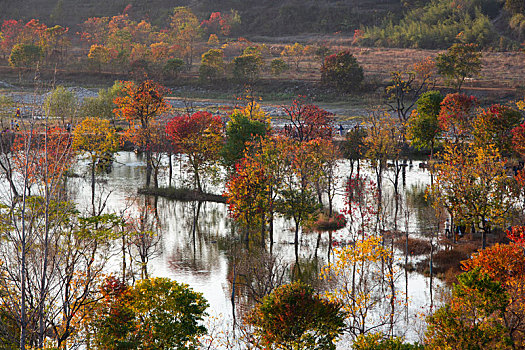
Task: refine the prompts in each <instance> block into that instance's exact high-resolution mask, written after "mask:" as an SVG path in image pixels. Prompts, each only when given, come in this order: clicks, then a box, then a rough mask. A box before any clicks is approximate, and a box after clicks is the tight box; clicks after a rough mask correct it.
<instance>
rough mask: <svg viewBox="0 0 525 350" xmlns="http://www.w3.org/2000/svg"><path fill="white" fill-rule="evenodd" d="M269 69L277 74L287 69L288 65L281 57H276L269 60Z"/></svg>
mask: <svg viewBox="0 0 525 350" xmlns="http://www.w3.org/2000/svg"><path fill="white" fill-rule="evenodd" d="M270 70H271V71H272V74H273V75H275V76H279V75H281V74H282V73H283V72H285V71H286V70H288V65H287V64H286V62H284V60H283V59H282V58H276V59H274V60H272V62H270Z"/></svg>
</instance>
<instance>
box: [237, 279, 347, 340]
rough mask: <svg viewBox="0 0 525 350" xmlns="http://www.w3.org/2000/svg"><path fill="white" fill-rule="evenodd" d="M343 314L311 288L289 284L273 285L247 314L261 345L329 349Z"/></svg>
mask: <svg viewBox="0 0 525 350" xmlns="http://www.w3.org/2000/svg"><path fill="white" fill-rule="evenodd" d="M344 317H345V313H344V312H343V311H341V306H340V304H339V303H337V302H334V301H329V300H326V299H324V298H322V297H320V296H319V295H316V294H315V293H314V290H313V288H311V287H309V286H306V285H304V284H302V283H297V282H296V283H293V284H288V285H284V286H281V287H279V288H276V289H275V290H274V291H273V292H272V293H270V294H269V295H267V296H266V297H264V298H263V300H262V303H261V304H259V305H257V306H255V308H254V309H253V310H252V311H251V312H250V314H249V315H248V317H247V321H248V323H249V324H251V325H253V326H254V327H255V330H254V335H255V337H256V338H257V339H258V340H259V342H260V346H261V348H265V349H266V348H268V349H308V350H333V349H335V341H336V340H337V338H338V336H340V335H341V334H342V333H343V329H344Z"/></svg>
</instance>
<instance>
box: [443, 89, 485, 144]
mask: <svg viewBox="0 0 525 350" xmlns="http://www.w3.org/2000/svg"><path fill="white" fill-rule="evenodd" d="M476 104H477V99H476V98H475V97H474V96H467V95H464V94H457V93H456V94H448V95H447V96H445V98H444V99H443V101H442V102H441V111H440V112H439V126H440V128H441V129H443V130H444V131H446V132H448V133H449V134H450V135H451V136H452V137H454V138H455V141H456V142H457V141H459V140H460V139H463V138H465V137H466V136H467V135H468V134H469V133H470V132H471V130H472V124H471V121H472V119H473V117H474V114H473V109H474V107H475V106H476Z"/></svg>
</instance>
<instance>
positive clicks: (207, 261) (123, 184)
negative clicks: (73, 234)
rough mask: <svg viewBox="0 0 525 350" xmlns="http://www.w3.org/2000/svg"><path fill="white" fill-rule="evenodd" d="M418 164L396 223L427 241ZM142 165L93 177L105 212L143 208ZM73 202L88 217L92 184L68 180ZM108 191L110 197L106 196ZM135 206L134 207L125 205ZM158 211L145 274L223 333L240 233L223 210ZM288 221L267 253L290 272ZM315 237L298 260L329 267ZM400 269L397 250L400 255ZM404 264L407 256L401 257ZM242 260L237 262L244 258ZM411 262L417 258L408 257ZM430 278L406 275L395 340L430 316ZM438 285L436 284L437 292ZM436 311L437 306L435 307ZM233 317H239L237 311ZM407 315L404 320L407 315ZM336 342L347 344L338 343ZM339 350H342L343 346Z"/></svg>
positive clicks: (428, 224)
mask: <svg viewBox="0 0 525 350" xmlns="http://www.w3.org/2000/svg"><path fill="white" fill-rule="evenodd" d="M419 163H420V162H419V161H415V162H413V164H412V165H409V166H407V167H406V174H405V177H404V181H401V188H402V191H401V192H402V193H403V200H402V201H403V202H405V203H406V205H408V208H409V209H408V213H409V215H408V216H407V215H404V216H403V217H401V218H400V219H399V220H398V223H399V225H398V226H399V227H400V229H403V228H404V227H408V231H409V233H410V235H411V236H417V237H421V236H425V234H427V233H428V232H430V231H431V230H433V229H435V227H436V226H435V220H433V219H432V218H430V219H429V218H428V215H427V214H428V213H425V208H423V207H418V204H417V201H416V202H414V201H406V198H408V197H410V195H408V194H409V193H416V194H417V195H419V196H421V191H422V190H424V188H425V187H426V186H427V185H428V184H429V182H430V176H429V173H428V172H427V171H425V170H423V169H420V168H419V166H418V165H419ZM174 166H175V169H174V173H175V174H174V179H175V180H174V184H175V185H179V184H180V183H181V180H180V178H184V174H185V173H184V169H183V168H182V167H181V166H180V164H179V163H177V162H175V163H174ZM349 169H350V166H349V163H348V161H345V160H341V163H340V166H339V176H340V182H339V191H338V194H337V195H336V198H335V207H336V208H339V209H342V207H343V206H344V196H343V195H344V190H343V188H344V186H343V184H344V178H345V176H347V174H348V173H349V171H350V170H349ZM361 169H362V170H361V172H362V173H366V174H369V175H370V176H372V172H371V171H370V170H369V169H368V168H367V167H366V165H363V164H362V165H361ZM144 170H145V164H144V162H143V160H142V158H141V157H140V156H137V155H136V154H134V153H132V152H120V153H119V154H118V155H117V157H116V162H115V163H114V166H113V170H112V172H111V173H110V174H105V175H101V176H99V177H98V179H99V180H98V182H97V186H98V187H97V193H101V191H102V193H105V194H106V195H109V197H108V206H107V211H108V212H120V211H122V210H124V209H125V208H126V207H127V206H130V205H131V207H130V208H129V209H128V212H131V213H132V212H136V211H137V208H136V203H139V204H140V203H143V202H144V199H143V197H141V196H137V194H136V193H137V189H138V188H139V187H142V186H143V184H144V182H145V180H144V176H145V171H144ZM75 171H76V172H77V173H79V174H81V173H87V172H86V171H85V169H84V166H82V165H80V166H79V167H78V168H76V169H75ZM166 173H167V172H163V173H161V186H162V185H166V183H167V174H166ZM390 177H391V175H390V174H389V173H388V172H387V173H386V175H385V180H384V187H385V197H386V198H388V197H389V196H391V192H392V191H391V181H390V180H389V178H390ZM68 182H69V185H70V186H69V188H70V189H71V196H72V199H73V200H74V201H75V202H76V203H77V204H78V209H80V210H87V211H89V203H90V193H91V192H90V183H89V179H88V178H70V179H69V180H68ZM223 186H224V185H220V184H219V185H208V190H209V191H210V192H215V193H222V192H223ZM110 191H111V192H110ZM130 203H134V204H130ZM149 203H150V205H153V206H155V207H156V208H157V209H156V212H157V214H158V219H159V224H160V225H159V238H160V242H159V247H158V251H157V255H156V256H155V257H154V258H153V259H152V260H151V261H150V262H149V264H148V270H149V272H150V275H151V276H161V277H168V278H171V279H174V280H176V281H178V282H183V283H187V284H188V285H189V286H190V287H191V288H193V289H194V290H196V291H198V292H201V293H203V295H204V297H205V298H206V299H207V300H208V302H209V304H210V308H209V309H208V314H209V315H210V316H213V317H218V318H219V319H220V320H221V321H220V324H221V327H228V326H227V325H229V324H231V321H232V319H233V314H232V305H231V293H232V292H231V290H232V285H231V280H232V278H231V277H232V273H233V272H232V270H233V267H232V264H233V261H239V260H238V258H239V256H234V255H236V254H241V255H242V253H239V252H240V251H242V242H241V241H240V240H239V238H238V237H239V234H238V233H235V232H234V225H233V223H232V220H231V219H230V218H229V216H228V208H227V205H226V204H221V203H202V205H201V207H200V208H198V205H197V204H196V203H194V202H178V201H170V200H166V199H163V198H158V200H157V201H156V205H155V201H153V200H151V201H150V202H149ZM197 210H199V216H198V221H197V225H196V226H195V229H194V222H195V214H196V212H197ZM293 227H294V225H293V222H292V221H289V220H285V219H283V218H279V217H278V218H277V219H276V222H275V226H274V232H275V238H274V241H275V244H274V246H273V249H272V253H273V255H274V256H276V257H278V259H280V261H281V262H282V264H283V265H287V266H291V265H292V264H293V262H294V261H295V255H294V245H293V244H292V243H293V239H294V232H293ZM317 239H318V235H317V233H305V234H302V235H301V243H300V252H299V254H300V259H301V261H309V260H312V259H314V257H317V259H318V261H319V265H323V264H325V263H327V262H328V259H329V258H331V257H332V254H333V252H330V251H331V250H330V244H329V243H330V242H329V238H328V234H326V233H323V234H322V235H321V239H320V241H319V245H318V248H317V249H316V247H317ZM333 240H334V241H336V242H341V243H344V242H346V241H348V229H347V228H344V229H341V230H339V231H337V232H334V233H333ZM397 255H398V258H399V260H400V263H401V259H402V256H403V254H402V252H397ZM403 259H404V258H403ZM241 260H242V259H241ZM411 260H412V261H416V260H417V258H411ZM111 270H113V271H112V272H114V273H116V274H118V273H119V271H120V270H119V266H118V263H115V264H114V265H113V267H111ZM429 283H430V281H429V278H427V277H424V276H422V275H420V274H418V273H409V274H408V285H409V289H408V300H409V305H408V312H406V311H403V312H402V313H401V315H402V317H400V321H399V323H398V325H397V326H396V329H395V333H396V334H397V335H402V336H406V338H407V339H408V340H411V341H417V340H418V339H419V337H420V335H421V331H422V321H421V316H420V315H421V314H428V312H429V308H430V294H429ZM441 285H442V284H441V282H439V281H436V280H434V287H435V289H436V290H437V289H438V288H439V287H440V286H441ZM405 286H406V281H405V274H404V272H403V273H400V274H399V278H398V280H397V282H396V288H397V289H399V290H403V291H404V290H405ZM434 305H435V304H434ZM237 312H238V311H237ZM407 316H408V317H407ZM341 344H345V341H344V340H343V341H342V342H341ZM340 348H344V346H341V347H340Z"/></svg>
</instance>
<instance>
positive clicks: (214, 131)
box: [166, 112, 223, 192]
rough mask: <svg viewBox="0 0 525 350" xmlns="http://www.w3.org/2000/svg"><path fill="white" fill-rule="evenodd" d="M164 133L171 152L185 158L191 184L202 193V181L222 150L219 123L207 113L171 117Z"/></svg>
mask: <svg viewBox="0 0 525 350" xmlns="http://www.w3.org/2000/svg"><path fill="white" fill-rule="evenodd" d="M166 133H167V135H168V138H169V139H170V140H171V142H172V143H173V146H174V148H175V150H176V151H177V152H179V153H181V154H185V155H186V156H187V157H188V158H187V162H188V167H189V168H190V169H191V172H192V173H193V182H194V184H195V188H196V189H197V191H199V192H203V187H202V179H203V178H204V175H205V174H211V173H212V170H213V168H214V165H216V162H217V161H218V158H219V151H220V150H221V148H222V139H223V136H222V121H221V118H220V117H219V116H212V115H211V114H210V113H208V112H196V113H193V114H192V115H184V116H180V117H174V118H173V119H171V120H170V121H169V122H168V124H167V125H166Z"/></svg>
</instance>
